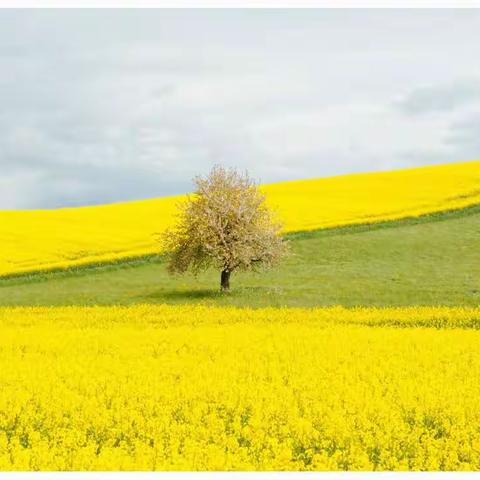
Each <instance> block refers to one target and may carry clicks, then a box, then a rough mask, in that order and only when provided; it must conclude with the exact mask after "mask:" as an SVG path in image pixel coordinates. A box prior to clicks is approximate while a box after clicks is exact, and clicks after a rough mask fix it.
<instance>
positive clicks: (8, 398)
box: [0, 305, 480, 470]
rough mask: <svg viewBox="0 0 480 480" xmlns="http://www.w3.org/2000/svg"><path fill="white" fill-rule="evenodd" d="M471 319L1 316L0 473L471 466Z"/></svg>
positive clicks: (283, 314) (165, 311) (359, 314)
mask: <svg viewBox="0 0 480 480" xmlns="http://www.w3.org/2000/svg"><path fill="white" fill-rule="evenodd" d="M479 326H480V309H478V308H470V309H468V308H430V307H423V308H422V307H418V308H414V307H411V308H405V309H401V308H387V309H372V308H359V309H353V310H350V309H344V308H338V307H337V308H326V309H312V310H308V309H273V308H271V309H259V310H253V309H234V308H208V307H201V306H151V305H150V306H149V305H140V306H135V307H91V308H86V307H84V308H82V307H66V308H15V309H12V308H0V330H1V332H2V334H1V335H0V386H1V388H0V470H373V469H375V470H479V469H480V428H479V425H480V410H479V408H478V405H479V402H480V390H479V387H478V379H479V378H480V350H479V348H478V345H479V342H480V331H479V330H478V328H479Z"/></svg>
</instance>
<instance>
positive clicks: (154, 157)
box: [0, 9, 480, 208]
mask: <svg viewBox="0 0 480 480" xmlns="http://www.w3.org/2000/svg"><path fill="white" fill-rule="evenodd" d="M426 27H428V29H429V32H430V33H429V35H428V36H425V29H426ZM475 40H477V41H475ZM479 40H480V12H477V11H468V12H467V11H463V12H462V11H456V10H442V11H439V10H431V11H429V10H417V11H408V10H389V11H387V10H364V11H361V10H358V11H354V10H335V11H333V10H332V11H328V10H308V11H301V10H298V11H296V10H228V11H227V10H145V9H144V10H43V11H42V10H18V11H15V10H2V11H1V12H0V71H1V72H2V75H1V76H0V102H1V106H2V108H1V109H0V208H50V207H59V206H66V205H81V204H95V203H103V202H111V201H122V200H129V199H135V198H147V197H153V196H159V195H168V194H174V193H181V192H185V191H188V190H189V189H190V188H191V184H190V179H191V177H192V176H193V175H195V174H197V173H204V172H206V171H207V170H208V169H209V168H210V167H211V166H212V165H213V164H214V163H223V164H226V165H232V166H237V167H239V168H247V169H249V171H250V172H251V174H252V175H253V176H254V177H256V178H258V179H259V180H261V181H264V182H271V181H279V180H287V179H295V178H305V177H315V176H322V175H333V174H339V173H347V172H355V171H372V170H378V169H390V168H397V167H404V166H412V165H423V164H426V163H439V162H443V161H461V160H466V159H471V158H475V157H480V154H479V152H478V150H479V149H480V148H479V147H480V146H479V145H478V143H475V141H473V140H472V134H471V133H469V132H470V130H469V128H473V129H474V128H476V127H469V126H468V125H470V123H469V122H471V120H470V119H471V118H473V117H475V113H476V111H477V110H480V109H479V105H478V103H479V101H480V96H479V90H478V88H477V85H476V83H475V81H474V80H472V79H476V78H480V77H479V72H478V69H477V66H476V65H477V62H476V58H478V56H479V54H480V41H479ZM422 85H430V87H428V88H426V87H422ZM395 99H397V100H395ZM398 99H400V100H398ZM427 112H428V115H420V114H419V113H427Z"/></svg>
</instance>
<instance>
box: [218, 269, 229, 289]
mask: <svg viewBox="0 0 480 480" xmlns="http://www.w3.org/2000/svg"><path fill="white" fill-rule="evenodd" d="M220 289H221V290H222V292H228V291H229V290H230V270H229V269H228V268H225V269H224V270H222V275H221V276H220Z"/></svg>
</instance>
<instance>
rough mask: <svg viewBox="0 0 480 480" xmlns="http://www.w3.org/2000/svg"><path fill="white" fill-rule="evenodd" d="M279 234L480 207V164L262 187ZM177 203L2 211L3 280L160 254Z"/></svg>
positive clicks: (168, 200)
mask: <svg viewBox="0 0 480 480" xmlns="http://www.w3.org/2000/svg"><path fill="white" fill-rule="evenodd" d="M262 188H263V190H264V191H265V193H266V194H267V196H268V201H269V202H270V204H271V205H272V207H274V208H275V209H276V210H277V211H278V214H279V216H280V218H281V219H282V220H283V221H284V232H285V233H289V232H301V231H310V230H317V229H324V228H333V227H338V226H345V225H355V224H365V223H376V222H383V221H386V220H398V219H402V218H409V217H417V216H420V215H425V214H432V213H436V212H442V211H449V210H457V209H462V208H466V207H469V206H472V205H476V204H480V161H473V162H465V163H454V164H447V165H438V166H431V167H423V168H415V169H405V170H398V171H391V172H379V173H366V174H354V175H344V176H338V177H330V178H320V179H312V180H301V181H292V182H282V183H277V184H270V185H264V186H263V187H262ZM182 198H183V197H182V196H176V197H165V198H157V199H151V200H142V201H133V202H125V203H117V204H111V205H102V206H90V207H80V208H65V209H56V210H31V211H0V245H1V250H0V252H1V253H0V276H11V275H17V274H22V273H28V272H37V271H48V270H54V269H62V268H69V267H74V266H79V265H88V264H99V263H100V264H101V263H104V262H111V261H118V260H124V259H129V258H132V257H142V256H146V255H152V254H156V253H159V249H158V248H159V247H158V244H157V241H156V236H157V234H158V233H160V232H161V231H163V230H164V229H165V228H167V227H168V226H169V225H171V224H172V221H173V220H174V212H175V207H176V204H177V203H178V202H180V201H181V200H182Z"/></svg>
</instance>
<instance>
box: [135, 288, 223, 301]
mask: <svg viewBox="0 0 480 480" xmlns="http://www.w3.org/2000/svg"><path fill="white" fill-rule="evenodd" d="M224 295H225V294H223V293H222V292H220V291H219V290H215V289H213V288H204V289H198V290H157V291H155V292H152V293H150V294H148V295H145V296H144V297H143V298H145V299H149V300H152V301H155V302H159V301H164V302H165V303H170V302H172V303H178V302H184V301H185V302H188V301H192V300H193V301H195V300H210V299H211V300H214V299H218V298H222V297H223V296H224Z"/></svg>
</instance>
